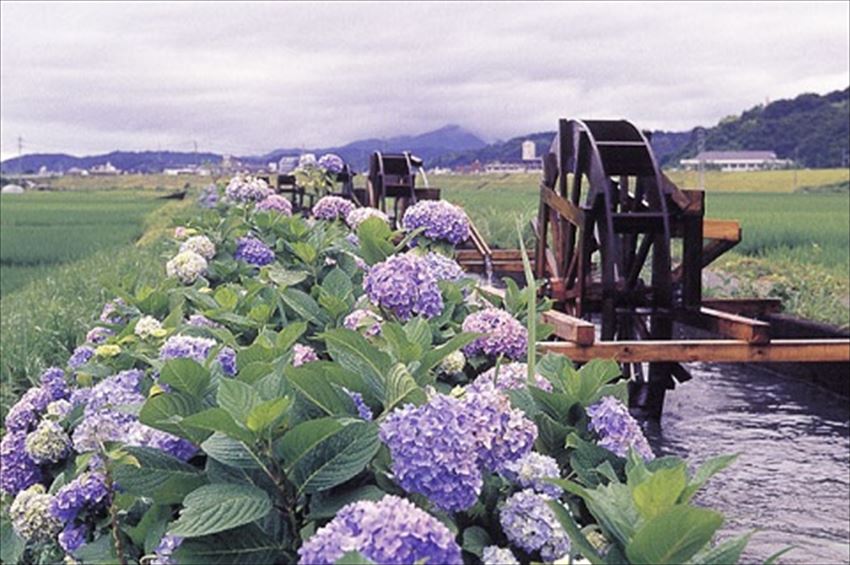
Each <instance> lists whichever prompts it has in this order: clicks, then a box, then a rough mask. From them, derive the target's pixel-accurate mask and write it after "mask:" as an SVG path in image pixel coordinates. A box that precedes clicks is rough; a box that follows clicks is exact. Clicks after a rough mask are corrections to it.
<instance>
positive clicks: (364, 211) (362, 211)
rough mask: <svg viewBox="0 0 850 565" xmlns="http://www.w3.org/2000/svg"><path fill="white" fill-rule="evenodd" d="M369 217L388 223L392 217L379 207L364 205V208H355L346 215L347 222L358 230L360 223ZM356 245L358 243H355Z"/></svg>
mask: <svg viewBox="0 0 850 565" xmlns="http://www.w3.org/2000/svg"><path fill="white" fill-rule="evenodd" d="M369 218H378V219H380V220H381V221H383V222H384V223H386V224H389V223H390V219H389V218H388V217H387V215H386V214H384V213H383V212H381V211H380V210H378V209H377V208H370V207H369V206H363V207H362V208H355V209H353V210H352V211H351V212H349V213H348V215H347V216H346V217H345V223H346V224H348V227H350V228H351V229H353V230H356V229H357V228H358V227H360V224H362V223H363V222H365V221H366V220H368V219H369ZM355 245H356V243H355Z"/></svg>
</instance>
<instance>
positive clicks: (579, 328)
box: [541, 310, 596, 345]
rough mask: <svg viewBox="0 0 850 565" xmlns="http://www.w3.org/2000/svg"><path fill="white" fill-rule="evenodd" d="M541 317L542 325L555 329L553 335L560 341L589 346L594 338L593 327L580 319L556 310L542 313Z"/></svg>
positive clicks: (594, 329) (594, 330)
mask: <svg viewBox="0 0 850 565" xmlns="http://www.w3.org/2000/svg"><path fill="white" fill-rule="evenodd" d="M541 317H542V319H543V323H544V324H551V325H553V326H554V327H555V335H556V336H558V337H559V338H561V339H564V340H567V341H571V342H574V343H577V344H579V345H590V344H592V343H593V341H594V339H595V338H596V328H595V326H594V325H593V324H591V323H590V322H588V321H586V320H582V319H581V318H575V317H573V316H570V315H569V314H564V313H563V312H558V311H557V310H548V311H546V312H543V314H542V316H541Z"/></svg>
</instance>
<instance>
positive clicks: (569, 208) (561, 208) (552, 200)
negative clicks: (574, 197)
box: [540, 185, 584, 229]
mask: <svg viewBox="0 0 850 565" xmlns="http://www.w3.org/2000/svg"><path fill="white" fill-rule="evenodd" d="M540 198H541V199H543V202H545V203H546V205H547V206H549V207H550V208H552V209H553V210H555V211H556V212H558V214H559V215H560V216H561V217H562V218H564V219H565V220H567V221H568V222H570V223H571V224H573V225H574V226H577V227H578V228H579V229H582V228H584V210H582V209H581V208H579V207H578V206H576V205H574V204H573V203H572V202H570V201H569V200H567V199H566V198H561V197H560V196H558V195H557V194H555V191H554V190H552V189H551V188H548V187H546V186H545V185H544V186H541V187H540Z"/></svg>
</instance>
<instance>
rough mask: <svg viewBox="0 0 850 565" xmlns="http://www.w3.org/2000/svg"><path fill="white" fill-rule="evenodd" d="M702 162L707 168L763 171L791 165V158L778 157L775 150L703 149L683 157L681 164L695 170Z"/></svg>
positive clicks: (685, 167) (687, 168)
mask: <svg viewBox="0 0 850 565" xmlns="http://www.w3.org/2000/svg"><path fill="white" fill-rule="evenodd" d="M700 162H702V163H703V166H704V167H705V168H706V169H719V170H721V171H763V170H767V169H781V168H784V167H788V166H789V165H791V161H790V160H789V159H778V158H777V157H776V153H774V152H773V151H702V152H701V153H700V154H699V155H697V156H696V157H693V158H692V159H682V160H681V161H679V164H680V165H681V166H682V168H684V169H686V170H693V169H698V168H699V166H700Z"/></svg>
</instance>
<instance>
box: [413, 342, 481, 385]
mask: <svg viewBox="0 0 850 565" xmlns="http://www.w3.org/2000/svg"><path fill="white" fill-rule="evenodd" d="M479 335H480V334H477V333H470V332H465V333H459V334H457V335H456V336H454V337H453V338H451V339H450V340H449V341H447V342H446V343H444V344H443V345H441V346H439V347H436V348H434V349H430V350H428V351H426V352H425V354H424V355H423V356H422V360H421V361H420V364H419V367H418V368H417V369H416V371H414V374H413V376H414V377H415V378H416V382H418V383H421V382H422V380H421V379H422V377H423V376H424V375H425V373H427V372H428V371H430V370H431V369H433V368H434V367H436V366H437V364H438V363H439V362H440V361H442V360H443V359H444V358H445V357H446V356H447V355H449V354H450V353H454V352H455V351H457V350H458V349H460V348H461V347H464V346H466V345H469V344H470V343H472V342H473V341H475V340H476V338H478V337H479Z"/></svg>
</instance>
